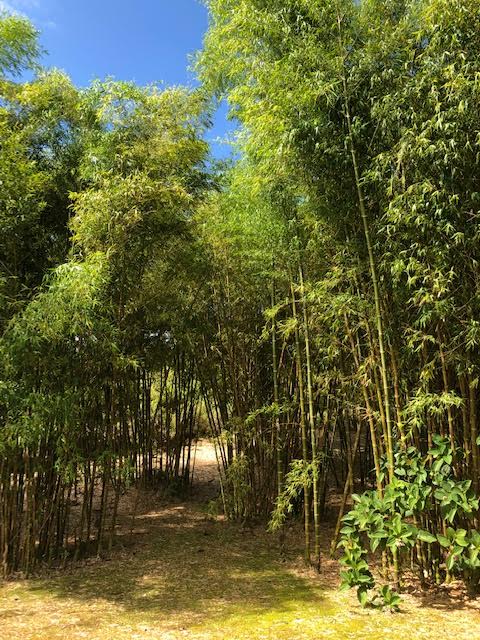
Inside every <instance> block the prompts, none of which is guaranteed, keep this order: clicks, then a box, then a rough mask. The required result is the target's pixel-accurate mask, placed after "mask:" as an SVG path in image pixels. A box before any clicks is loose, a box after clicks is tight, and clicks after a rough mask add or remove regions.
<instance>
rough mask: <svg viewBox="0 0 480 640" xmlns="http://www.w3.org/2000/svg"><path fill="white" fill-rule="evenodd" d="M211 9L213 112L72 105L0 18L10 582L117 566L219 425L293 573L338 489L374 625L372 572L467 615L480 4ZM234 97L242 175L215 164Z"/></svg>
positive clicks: (155, 95)
mask: <svg viewBox="0 0 480 640" xmlns="http://www.w3.org/2000/svg"><path fill="white" fill-rule="evenodd" d="M208 6H209V10H210V15H211V21H210V28H209V31H208V33H207V36H206V39H205V47H204V50H203V51H202V52H201V53H200V54H199V56H198V58H197V61H196V68H197V72H198V75H199V77H200V79H201V81H202V86H201V89H197V90H195V91H188V90H184V89H179V88H175V89H169V90H166V91H160V90H159V89H158V88H156V87H147V88H140V87H137V86H134V85H131V84H125V83H118V82H113V81H108V82H103V83H100V82H99V83H95V84H93V85H92V86H91V87H90V88H88V89H85V90H79V89H77V88H75V87H74V86H72V84H71V83H70V81H69V79H68V78H67V77H65V76H64V75H63V74H61V73H59V72H57V71H50V72H47V71H44V70H41V69H38V67H37V58H38V46H37V41H36V33H35V31H34V30H33V29H32V27H31V26H30V25H29V24H28V23H27V22H25V21H24V20H22V19H19V18H13V17H4V18H2V19H1V20H0V72H1V80H0V87H1V91H2V100H1V103H0V127H1V132H2V138H1V155H0V180H1V185H2V190H1V193H0V225H1V234H0V299H1V308H0V331H1V334H0V335H1V337H0V353H1V361H0V380H1V381H0V419H1V431H0V453H1V459H2V462H1V464H0V501H1V510H2V511H1V517H0V553H1V557H2V563H3V571H4V573H5V575H8V574H10V573H12V572H14V571H18V570H21V571H23V572H26V573H28V572H29V571H31V570H32V569H33V568H34V566H35V564H36V563H38V562H39V561H50V562H52V561H54V560H58V558H62V557H63V558H67V557H68V556H69V555H72V554H73V555H74V556H76V557H78V556H79V555H80V554H84V553H87V552H88V551H89V550H91V548H92V547H94V548H95V549H96V550H97V552H101V551H102V549H105V548H108V547H109V546H111V544H112V541H113V536H114V532H115V521H116V516H117V509H118V503H119V499H120V496H121V494H122V492H123V491H124V489H125V487H127V486H128V485H129V484H132V483H144V484H145V485H158V484H159V483H166V484H168V485H169V486H176V487H177V488H180V487H181V486H182V485H183V484H188V482H189V477H190V471H191V443H192V442H193V440H194V439H195V437H196V436H197V435H198V433H199V432H200V431H201V430H204V429H206V428H207V429H208V432H209V433H210V434H211V436H212V437H213V438H214V439H215V442H216V450H217V455H218V462H219V468H220V470H221V480H222V481H221V499H220V503H221V507H222V508H223V510H224V511H225V513H226V515H227V516H229V517H231V518H238V519H241V520H249V519H253V518H259V519H265V520H268V521H269V523H270V524H269V526H270V528H271V529H272V531H278V543H279V551H280V552H281V550H282V544H283V533H282V530H283V528H284V526H285V522H286V519H287V518H289V517H295V516H298V515H299V513H302V514H303V518H304V532H305V558H306V561H307V562H309V563H312V564H313V565H314V566H315V567H316V568H317V569H318V570H321V557H320V546H321V544H320V543H321V540H320V523H321V520H322V518H324V516H325V512H326V508H327V507H328V497H329V495H330V492H329V489H337V488H339V492H340V495H341V506H340V513H339V517H338V522H337V526H336V530H335V532H334V535H333V539H332V541H331V546H332V551H335V549H336V547H337V544H338V543H339V544H340V546H341V547H342V548H343V557H342V562H343V564H344V571H343V572H342V584H343V585H344V586H346V587H353V586H355V587H357V588H358V595H359V599H360V601H361V602H362V603H363V604H366V603H367V602H376V601H377V596H370V595H369V593H370V590H371V589H372V588H373V587H374V578H373V574H372V572H371V571H370V569H369V565H368V561H369V560H370V559H371V558H376V559H377V565H378V569H379V570H380V571H379V572H380V574H382V575H383V577H384V579H385V583H388V582H389V583H391V584H393V585H394V586H395V587H396V588H399V587H401V582H402V572H403V571H405V570H409V571H411V570H413V571H414V572H417V573H418V576H419V579H420V581H421V582H422V583H429V582H431V583H433V582H437V583H438V582H441V581H449V580H450V579H451V578H452V576H460V577H462V578H463V579H464V580H465V582H466V584H467V585H468V588H469V589H470V590H471V592H472V593H474V592H475V591H476V590H477V589H478V587H479V585H480V532H479V531H478V530H477V528H478V527H479V523H478V517H479V513H478V509H479V495H480V493H479V492H480V486H479V483H480V458H479V445H480V434H479V430H478V409H479V407H478V381H479V373H480V357H479V355H480V352H479V347H480V322H479V320H478V317H479V311H480V271H479V264H478V256H479V255H480V233H479V229H480V226H479V216H480V190H479V187H478V182H479V178H480V169H479V162H480V130H479V125H478V117H477V112H478V109H479V106H480V46H479V45H480V10H479V7H478V3H477V2H476V0H454V1H452V0H408V1H405V0H362V2H356V1H354V0H284V1H283V2H281V3H279V2H277V1H275V0H210V1H209V2H208ZM27 69H30V70H32V71H33V72H34V79H33V80H31V81H29V82H25V81H21V80H19V74H21V73H22V72H23V71H24V70H27ZM221 99H227V100H228V102H229V104H230V107H231V111H232V114H233V116H234V117H235V118H236V119H237V120H238V122H239V134H238V140H237V143H238V149H239V152H240V153H239V159H238V160H237V161H236V162H235V163H231V164H229V163H227V164H226V165H224V166H220V167H219V166H216V165H215V164H214V163H211V162H210V161H209V156H208V148H207V145H206V143H205V142H204V138H203V133H204V130H205V128H206V127H207V126H208V113H209V109H210V108H211V102H212V101H213V102H214V101H215V100H221ZM356 487H359V488H360V490H361V491H360V493H361V495H358V494H355V493H354V494H353V501H354V506H353V509H352V510H351V511H350V512H349V513H347V514H346V512H347V504H348V501H349V498H350V496H351V494H352V493H353V492H354V491H355V490H356V489H355V488H356ZM345 514H346V515H345ZM342 517H343V520H342ZM378 597H379V602H381V603H383V604H386V605H387V606H390V607H391V608H395V607H396V606H397V604H398V600H397V597H396V595H395V594H394V593H393V592H392V591H391V590H390V588H389V587H388V586H384V587H382V588H381V590H380V591H379V596H378Z"/></svg>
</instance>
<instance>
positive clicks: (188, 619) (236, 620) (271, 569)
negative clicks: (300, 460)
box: [0, 446, 480, 640]
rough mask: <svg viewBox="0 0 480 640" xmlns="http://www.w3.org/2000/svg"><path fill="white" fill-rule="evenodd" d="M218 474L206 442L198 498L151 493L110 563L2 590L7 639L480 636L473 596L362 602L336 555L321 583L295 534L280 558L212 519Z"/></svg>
mask: <svg viewBox="0 0 480 640" xmlns="http://www.w3.org/2000/svg"><path fill="white" fill-rule="evenodd" d="M215 469H216V465H215V457H214V454H213V452H212V450H211V448H210V447H208V446H206V447H205V446H202V447H200V448H199V449H198V451H197V458H196V485H195V491H194V494H193V495H192V497H191V499H189V500H188V502H172V501H170V502H169V503H168V504H165V499H161V498H155V496H152V494H149V495H148V496H145V500H144V501H143V502H144V504H142V505H140V506H141V508H140V511H139V516H138V517H137V519H136V525H135V528H134V531H133V535H132V536H131V535H130V531H129V524H128V522H127V519H125V521H124V522H123V526H121V527H120V530H119V535H118V543H117V546H116V548H115V549H114V551H113V553H112V559H111V560H110V561H96V560H90V561H87V562H85V563H84V564H83V565H76V566H74V567H70V568H69V569H68V570H66V571H65V572H61V573H60V572H59V573H56V574H53V575H51V576H49V577H43V578H36V579H32V580H28V581H23V582H12V583H7V584H4V585H3V586H1V585H0V624H1V627H0V638H2V640H60V639H61V640H77V639H80V638H83V639H86V640H126V639H127V638H128V639H129V640H158V639H162V640H180V639H182V638H191V639H192V640H200V639H205V640H206V639H212V640H220V639H222V640H244V639H245V640H246V639H252V640H260V639H262V640H303V639H306V640H309V639H312V640H313V639H314V638H315V640H322V639H328V638H334V639H335V640H343V639H345V640H367V638H368V640H385V639H388V640H400V639H401V640H405V638H406V637H407V638H408V639H409V640H427V639H430V638H437V637H439V635H440V634H442V635H445V636H446V637H448V636H449V635H452V636H454V637H455V640H467V639H468V640H477V639H478V640H480V613H479V610H478V605H477V604H476V603H472V602H469V601H463V600H459V599H457V600H454V601H453V600H450V599H448V598H445V597H443V598H440V597H439V596H435V597H434V598H433V599H432V598H431V599H430V602H426V601H422V600H421V599H415V598H413V597H411V596H406V597H405V598H404V604H403V607H402V613H400V614H397V615H391V614H388V613H382V612H376V611H364V610H362V609H360V607H359V605H358V603H357V601H356V598H355V596H354V594H351V593H339V592H338V591H337V589H336V585H337V584H338V577H337V573H338V567H337V565H336V563H335V562H333V561H326V562H325V568H324V573H323V575H322V576H321V577H320V578H318V577H317V576H315V575H314V574H313V573H311V572H310V571H308V570H306V569H304V568H303V566H302V563H301V561H300V560H299V558H300V557H301V547H300V543H299V537H298V535H297V532H295V531H291V532H290V533H289V535H288V539H287V556H288V557H287V560H286V561H285V562H280V561H279V559H278V554H277V552H276V548H275V543H274V540H272V537H271V536H269V535H267V534H266V533H265V532H264V530H263V529H260V528H259V529H240V528H239V527H238V526H234V525H230V524H229V523H226V522H224V521H223V520H222V519H221V518H218V517H213V516H211V515H209V514H208V509H207V502H208V499H209V497H210V496H211V494H212V492H213V489H212V486H213V485H214V484H215V473H216V472H215ZM152 500H153V502H152ZM147 505H148V506H147Z"/></svg>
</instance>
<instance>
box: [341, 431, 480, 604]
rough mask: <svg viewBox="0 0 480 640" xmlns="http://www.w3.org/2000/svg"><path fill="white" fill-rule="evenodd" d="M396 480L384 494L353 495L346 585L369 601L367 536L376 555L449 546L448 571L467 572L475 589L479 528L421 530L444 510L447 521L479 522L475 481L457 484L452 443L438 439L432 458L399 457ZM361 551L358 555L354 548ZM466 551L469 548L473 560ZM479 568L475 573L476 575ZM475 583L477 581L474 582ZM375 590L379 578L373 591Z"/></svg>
mask: <svg viewBox="0 0 480 640" xmlns="http://www.w3.org/2000/svg"><path fill="white" fill-rule="evenodd" d="M395 473H396V477H395V479H394V481H393V482H390V483H388V484H387V485H386V487H385V490H384V493H383V495H382V496H379V494H378V492H377V491H369V492H366V493H364V494H363V495H362V496H356V495H354V496H353V499H354V502H355V506H354V508H353V509H352V510H351V511H350V512H349V513H348V514H347V515H346V516H344V518H343V521H344V527H343V528H342V530H341V534H342V539H341V541H340V543H339V544H340V545H341V546H342V547H343V548H344V550H345V555H344V556H343V557H342V559H341V562H342V564H344V565H346V566H348V567H349V570H348V571H347V572H346V573H344V574H342V580H343V582H342V584H343V585H345V586H347V587H353V586H358V588H359V589H361V590H362V593H361V594H360V595H359V598H360V597H362V599H363V598H365V597H366V596H364V594H363V590H364V589H365V586H364V580H362V579H360V577H361V575H362V574H361V573H360V572H365V571H366V569H367V564H366V562H365V560H364V556H365V555H366V553H367V551H366V549H364V548H363V546H362V536H363V535H366V538H367V539H368V542H369V546H370V549H371V551H373V552H375V551H377V550H382V551H386V550H388V551H390V552H393V551H405V550H407V549H409V548H410V549H411V548H413V547H414V546H415V545H416V544H417V543H418V542H423V543H425V544H427V545H429V546H431V545H438V543H440V545H441V546H442V547H444V548H448V550H449V554H448V556H447V558H446V568H447V570H448V571H452V570H455V571H458V572H460V573H462V572H463V575H464V577H465V579H466V580H467V582H468V583H469V584H470V586H472V588H475V586H476V585H477V583H478V575H477V573H476V561H477V560H476V559H477V554H478V552H480V550H478V549H477V547H476V546H475V545H476V542H478V540H480V538H479V537H478V533H477V532H476V531H475V530H472V531H471V534H469V535H468V537H467V531H466V530H465V529H462V528H459V529H454V528H452V527H448V528H447V536H444V535H442V534H439V533H436V532H435V533H434V532H430V531H426V530H422V529H420V528H418V526H415V525H414V524H413V522H417V521H418V519H419V518H421V516H422V515H423V514H424V513H430V512H435V510H436V509H439V510H440V512H441V514H442V516H443V518H444V519H445V521H447V522H450V523H453V522H454V521H455V522H458V521H464V520H465V519H467V521H469V522H470V523H473V521H474V518H475V514H476V513H477V511H478V506H479V499H478V497H476V496H475V494H474V492H473V491H472V490H471V481H470V480H457V479H456V478H455V477H454V475H453V470H452V454H451V450H450V443H449V441H448V439H446V438H442V437H441V436H438V435H436V436H434V446H433V447H432V448H431V449H430V450H429V451H428V454H427V456H426V457H422V456H421V454H420V453H419V452H418V451H416V450H414V449H413V448H412V449H409V450H407V451H406V452H402V453H400V454H397V456H396V466H395ZM352 547H353V548H354V549H355V555H354V556H353V557H352V554H351V551H350V550H351V549H352ZM464 549H468V559H467V556H466V552H465V553H464V551H463V550H464ZM473 567H475V571H473ZM472 580H473V581H474V582H473V584H472ZM373 586H374V583H373V580H372V582H371V583H369V586H368V588H372V587H373Z"/></svg>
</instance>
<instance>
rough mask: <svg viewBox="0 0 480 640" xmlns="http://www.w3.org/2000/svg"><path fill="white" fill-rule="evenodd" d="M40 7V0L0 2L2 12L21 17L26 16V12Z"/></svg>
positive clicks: (2, 0)
mask: <svg viewBox="0 0 480 640" xmlns="http://www.w3.org/2000/svg"><path fill="white" fill-rule="evenodd" d="M39 7H40V2H39V0H8V1H7V0H0V11H6V12H7V13H15V14H17V15H21V16H24V15H26V13H25V12H26V11H31V10H32V9H38V8H39Z"/></svg>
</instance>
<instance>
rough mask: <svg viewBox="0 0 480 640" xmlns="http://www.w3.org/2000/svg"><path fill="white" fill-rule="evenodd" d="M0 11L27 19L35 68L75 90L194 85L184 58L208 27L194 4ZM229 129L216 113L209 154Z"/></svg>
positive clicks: (42, 0) (24, 2) (10, 2)
mask: <svg viewBox="0 0 480 640" xmlns="http://www.w3.org/2000/svg"><path fill="white" fill-rule="evenodd" d="M0 8H3V9H6V10H7V11H14V12H17V13H22V14H24V15H26V16H28V17H29V18H30V19H31V20H32V21H33V23H34V24H35V25H36V26H37V28H38V29H39V30H40V31H41V43H42V45H43V47H44V48H45V49H46V50H47V52H48V53H47V55H46V56H45V57H44V59H43V63H44V64H45V65H46V66H53V67H58V68H60V69H64V70H65V71H66V72H67V73H68V74H69V75H70V77H71V78H72V80H73V81H74V82H75V83H76V84H77V85H79V86H85V85H87V84H89V82H91V80H93V79H94V78H104V77H106V76H113V77H115V78H117V79H119V80H134V81H135V82H137V83H139V84H149V83H151V82H157V81H159V82H164V83H165V84H167V85H171V84H188V85H192V84H194V83H195V78H194V76H193V75H192V73H191V72H189V71H188V65H189V60H188V56H189V55H190V54H192V53H194V52H195V51H196V50H197V49H199V48H200V47H201V45H202V38H203V34H204V33H205V30H206V28H207V24H208V16H207V10H206V8H205V7H204V6H203V5H202V4H201V2H200V0H136V1H135V0H5V1H3V0H0ZM231 128H232V125H231V124H230V123H229V122H227V119H226V113H225V109H221V110H220V111H219V113H218V114H217V117H216V119H215V126H214V128H213V130H212V131H211V132H210V134H209V139H210V141H211V142H212V143H213V147H214V151H215V155H218V156H224V155H226V154H228V152H229V147H228V145H225V144H215V140H216V139H217V138H223V137H224V136H225V134H226V132H228V131H229V130H230V129H231Z"/></svg>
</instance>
